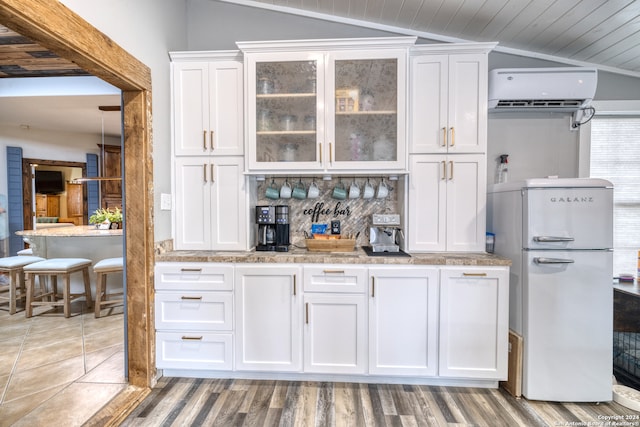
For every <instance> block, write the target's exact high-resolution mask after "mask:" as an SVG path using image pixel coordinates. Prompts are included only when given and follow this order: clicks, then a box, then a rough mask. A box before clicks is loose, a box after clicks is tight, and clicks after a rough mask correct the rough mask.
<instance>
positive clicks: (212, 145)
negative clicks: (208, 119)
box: [210, 131, 216, 151]
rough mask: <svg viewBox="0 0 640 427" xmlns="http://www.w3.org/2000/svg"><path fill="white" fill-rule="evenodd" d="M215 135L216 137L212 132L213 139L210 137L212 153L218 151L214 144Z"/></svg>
mask: <svg viewBox="0 0 640 427" xmlns="http://www.w3.org/2000/svg"><path fill="white" fill-rule="evenodd" d="M213 135H214V133H213V131H211V137H210V139H211V151H213V150H215V149H216V147H215V145H214V143H213V141H214V138H213Z"/></svg>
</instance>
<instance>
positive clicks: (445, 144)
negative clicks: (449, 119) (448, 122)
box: [441, 128, 447, 147]
mask: <svg viewBox="0 0 640 427" xmlns="http://www.w3.org/2000/svg"><path fill="white" fill-rule="evenodd" d="M441 146H442V147H446V146H447V128H442V144H441Z"/></svg>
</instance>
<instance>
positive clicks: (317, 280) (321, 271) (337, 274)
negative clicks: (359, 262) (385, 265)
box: [303, 264, 367, 293]
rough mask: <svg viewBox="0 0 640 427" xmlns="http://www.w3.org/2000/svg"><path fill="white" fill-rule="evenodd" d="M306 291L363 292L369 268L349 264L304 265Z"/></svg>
mask: <svg viewBox="0 0 640 427" xmlns="http://www.w3.org/2000/svg"><path fill="white" fill-rule="evenodd" d="M303 279H304V290H305V292H344V293H361V292H365V291H366V288H367V269H366V268H365V267H352V266H349V265H348V264H334V265H322V266H306V265H305V266H304V273H303Z"/></svg>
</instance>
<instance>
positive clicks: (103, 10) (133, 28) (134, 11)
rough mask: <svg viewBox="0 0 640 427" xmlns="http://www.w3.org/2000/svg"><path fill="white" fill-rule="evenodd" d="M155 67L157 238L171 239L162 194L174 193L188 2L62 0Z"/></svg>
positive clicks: (155, 211)
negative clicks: (176, 70)
mask: <svg viewBox="0 0 640 427" xmlns="http://www.w3.org/2000/svg"><path fill="white" fill-rule="evenodd" d="M60 2H61V3H63V4H64V5H65V6H67V7H68V8H70V9H71V10H73V11H74V12H75V13H77V14H78V15H80V16H81V17H82V18H83V19H85V20H86V21H87V22H89V23H90V24H91V25H93V26H94V27H96V28H97V29H98V30H100V31H102V32H103V33H104V34H106V35H107V36H108V37H110V38H111V39H112V40H114V41H115V42H116V43H117V44H119V45H120V46H121V47H122V48H123V49H125V50H126V51H127V52H129V53H130V54H131V55H133V56H134V57H136V58H137V59H138V60H140V61H141V62H143V63H144V64H146V65H147V66H148V67H149V68H150V69H151V79H152V84H153V94H152V110H153V161H154V166H153V170H154V174H153V176H154V192H155V201H154V224H155V228H154V231H155V236H154V237H155V240H156V241H160V240H165V239H169V238H170V237H171V212H170V211H161V210H160V193H170V192H171V175H170V174H168V173H166V172H167V169H168V167H169V164H170V162H171V145H170V142H171V135H170V130H171V127H170V91H169V56H168V52H170V51H173V50H185V49H186V48H187V30H186V22H187V19H186V3H185V0H136V1H130V0H108V1H105V0H61V1H60Z"/></svg>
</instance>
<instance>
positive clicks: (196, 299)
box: [180, 296, 202, 301]
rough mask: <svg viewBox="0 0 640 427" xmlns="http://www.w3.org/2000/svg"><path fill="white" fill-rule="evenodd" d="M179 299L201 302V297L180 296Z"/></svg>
mask: <svg viewBox="0 0 640 427" xmlns="http://www.w3.org/2000/svg"><path fill="white" fill-rule="evenodd" d="M180 299H183V300H189V301H202V297H187V296H181V297H180Z"/></svg>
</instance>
